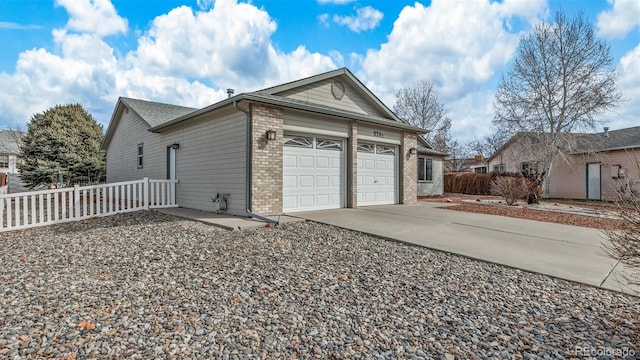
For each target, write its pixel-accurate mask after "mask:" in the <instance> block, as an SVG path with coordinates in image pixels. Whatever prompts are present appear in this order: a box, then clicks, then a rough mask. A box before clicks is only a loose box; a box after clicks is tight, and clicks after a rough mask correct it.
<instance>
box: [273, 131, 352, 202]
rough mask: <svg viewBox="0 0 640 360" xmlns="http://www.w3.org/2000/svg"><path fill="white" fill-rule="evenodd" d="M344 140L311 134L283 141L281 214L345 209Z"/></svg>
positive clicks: (290, 137) (287, 138) (294, 136)
mask: <svg viewBox="0 0 640 360" xmlns="http://www.w3.org/2000/svg"><path fill="white" fill-rule="evenodd" d="M344 143H345V142H344V140H340V139H329V138H324V137H317V136H312V135H308V136H305V135H288V136H285V139H284V147H283V159H282V165H283V173H282V207H283V211H284V212H296V211H309V210H326V209H337V208H342V207H345V198H346V197H345V182H346V180H345V179H346V178H345V173H346V172H345V160H344V158H345V156H344V154H345V149H344Z"/></svg>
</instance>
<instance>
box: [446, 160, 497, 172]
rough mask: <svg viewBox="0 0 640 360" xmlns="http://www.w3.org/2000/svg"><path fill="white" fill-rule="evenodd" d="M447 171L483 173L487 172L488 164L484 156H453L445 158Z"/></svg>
mask: <svg viewBox="0 0 640 360" xmlns="http://www.w3.org/2000/svg"><path fill="white" fill-rule="evenodd" d="M444 166H445V172H472V173H476V174H482V173H486V172H487V164H486V163H485V162H484V159H483V158H482V156H475V157H472V158H452V157H447V158H446V159H445V160H444Z"/></svg>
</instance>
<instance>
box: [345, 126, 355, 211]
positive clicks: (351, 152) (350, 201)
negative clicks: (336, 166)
mask: <svg viewBox="0 0 640 360" xmlns="http://www.w3.org/2000/svg"><path fill="white" fill-rule="evenodd" d="M347 156H348V157H349V158H348V159H347V165H348V166H347V176H348V178H347V179H348V185H349V187H348V189H347V207H350V208H357V207H358V124H357V123H356V122H354V121H352V122H351V126H350V127H349V149H348V152H347Z"/></svg>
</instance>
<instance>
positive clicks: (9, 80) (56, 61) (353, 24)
mask: <svg viewBox="0 0 640 360" xmlns="http://www.w3.org/2000/svg"><path fill="white" fill-rule="evenodd" d="M556 11H563V12H565V13H566V14H567V15H570V16H574V15H575V14H577V13H578V12H580V11H583V12H584V15H585V16H586V17H587V19H588V20H589V21H590V22H591V23H592V24H593V26H594V29H595V30H596V34H597V37H598V38H599V39H602V40H605V41H606V42H607V43H608V44H609V45H610V47H611V55H612V57H613V60H614V64H615V67H616V71H617V76H618V88H619V90H620V91H621V93H622V95H623V98H624V99H625V101H624V102H623V103H622V104H621V105H620V106H619V107H618V108H617V109H616V110H615V111H612V112H610V113H607V114H605V115H603V117H602V118H601V121H602V124H603V125H604V126H609V127H610V128H611V129H612V130H615V129H620V128H625V127H630V126H638V125H640V1H638V0H548V1H547V0H502V1H490V0H459V1H456V0H432V1H426V0H422V1H405V0H252V1H238V0H0V44H1V45H0V46H1V49H0V129H23V130H24V129H26V128H27V123H28V122H29V120H30V119H31V117H32V116H33V115H34V114H36V113H42V112H44V111H46V110H47V109H49V108H51V107H53V106H55V105H58V104H70V103H80V104H82V105H83V107H84V108H85V109H86V110H87V111H89V112H90V113H91V114H92V115H93V116H94V117H95V119H96V120H97V121H98V122H99V123H101V124H102V125H103V126H104V128H105V129H106V127H107V125H108V123H109V120H110V118H111V115H112V112H113V109H114V107H115V104H116V102H117V99H118V97H119V96H127V97H134V98H139V99H146V100H151V101H158V102H165V103H170V104H176V105H183V106H191V107H204V106H207V105H210V104H212V103H215V102H217V101H220V100H222V99H224V98H226V97H227V93H226V89H227V88H233V89H235V91H236V94H238V93H241V92H247V91H255V90H259V89H262V88H265V87H269V86H273V85H277V84H280V83H284V82H288V81H292V80H296V79H300V78H303V77H307V76H312V75H316V74H319V73H322V72H326V71H330V70H334V69H337V68H341V67H347V68H349V69H350V70H351V72H353V73H354V74H355V75H356V77H358V78H359V79H360V80H361V81H362V82H363V83H364V84H365V85H366V86H367V87H368V88H369V89H370V90H371V91H372V92H373V93H374V94H376V95H377V96H378V97H379V98H380V99H381V100H382V101H383V102H384V103H385V104H386V105H387V106H388V107H389V108H393V105H394V103H395V94H396V93H397V92H398V90H400V89H402V88H410V87H413V86H415V84H416V82H417V81H421V80H426V81H430V82H431V83H433V84H434V85H435V87H436V89H437V90H438V93H439V95H440V101H441V102H442V103H443V105H444V106H445V108H446V110H447V111H448V114H449V117H450V118H451V120H452V137H453V139H456V140H458V141H459V142H460V143H466V142H468V141H471V140H474V139H481V138H483V137H484V136H487V135H489V134H490V133H492V132H493V131H494V129H493V127H492V122H491V120H492V118H493V101H494V97H495V90H496V87H497V85H498V83H499V81H500V78H501V76H503V74H506V73H507V72H508V70H509V68H510V66H511V64H512V63H513V59H514V57H515V55H516V51H517V47H518V42H519V39H520V38H521V37H522V36H523V35H525V34H526V33H527V32H528V31H530V30H531V29H532V27H533V26H534V25H535V24H536V23H539V22H541V21H550V19H552V17H553V15H554V14H555V12H556Z"/></svg>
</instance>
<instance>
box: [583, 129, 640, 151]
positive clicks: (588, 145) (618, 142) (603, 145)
mask: <svg viewBox="0 0 640 360" xmlns="http://www.w3.org/2000/svg"><path fill="white" fill-rule="evenodd" d="M578 143H579V150H578V151H576V152H588V151H594V150H595V151H608V150H618V149H631V148H637V147H640V126H635V127H630V128H626V129H620V130H610V131H609V133H608V136H605V133H604V131H603V132H600V133H596V134H580V135H578Z"/></svg>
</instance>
